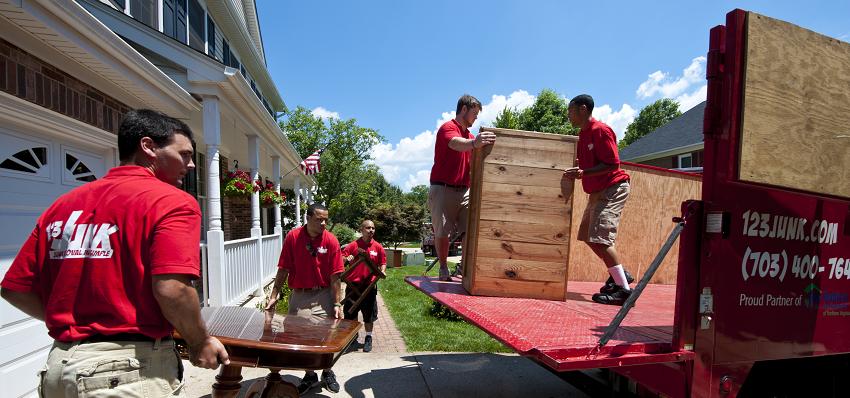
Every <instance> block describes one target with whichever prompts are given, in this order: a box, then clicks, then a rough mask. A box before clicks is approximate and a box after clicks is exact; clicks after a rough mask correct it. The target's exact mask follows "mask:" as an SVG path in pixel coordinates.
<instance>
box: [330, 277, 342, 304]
mask: <svg viewBox="0 0 850 398" xmlns="http://www.w3.org/2000/svg"><path fill="white" fill-rule="evenodd" d="M339 275H340V274H333V275H332V276H331V290H332V291H333V295H334V303H339V302H341V301H342V297H340V295H339V293H340V291H341V290H342V283H341V282H340V279H339Z"/></svg>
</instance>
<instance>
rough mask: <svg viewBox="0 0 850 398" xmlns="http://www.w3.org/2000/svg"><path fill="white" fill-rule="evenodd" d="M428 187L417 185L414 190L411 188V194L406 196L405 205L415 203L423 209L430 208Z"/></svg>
mask: <svg viewBox="0 0 850 398" xmlns="http://www.w3.org/2000/svg"><path fill="white" fill-rule="evenodd" d="M428 190H429V188H428V186H427V185H417V186H415V187H413V188H410V192H408V193H406V194H404V201H405V203H413V204H418V205H420V206H422V207H427V206H428Z"/></svg>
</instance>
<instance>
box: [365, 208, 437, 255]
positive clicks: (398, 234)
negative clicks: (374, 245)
mask: <svg viewBox="0 0 850 398" xmlns="http://www.w3.org/2000/svg"><path fill="white" fill-rule="evenodd" d="M366 216H367V217H368V218H369V219H370V220H372V222H374V223H375V239H377V240H378V241H380V242H383V243H384V244H385V245H386V246H387V247H393V248H397V247H398V245H399V243H402V242H410V241H415V240H418V239H419V238H420V233H421V231H422V220H423V219H424V218H425V208H424V207H423V206H420V205H417V204H401V205H399V204H391V203H378V204H376V205H375V206H374V207H372V208H371V209H369V211H368V212H367V215H366Z"/></svg>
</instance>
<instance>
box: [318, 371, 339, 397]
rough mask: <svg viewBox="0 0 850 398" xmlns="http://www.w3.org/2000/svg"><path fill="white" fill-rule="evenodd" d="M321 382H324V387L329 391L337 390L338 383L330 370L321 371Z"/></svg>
mask: <svg viewBox="0 0 850 398" xmlns="http://www.w3.org/2000/svg"><path fill="white" fill-rule="evenodd" d="M322 384H324V385H325V389H326V390H328V391H330V392H334V393H336V392H339V383H337V381H336V375H335V374H334V372H333V371H332V370H325V371H323V372H322Z"/></svg>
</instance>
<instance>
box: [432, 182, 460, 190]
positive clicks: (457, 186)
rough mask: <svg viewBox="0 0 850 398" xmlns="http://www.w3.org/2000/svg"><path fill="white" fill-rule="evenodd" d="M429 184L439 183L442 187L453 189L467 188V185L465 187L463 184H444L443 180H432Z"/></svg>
mask: <svg viewBox="0 0 850 398" xmlns="http://www.w3.org/2000/svg"><path fill="white" fill-rule="evenodd" d="M431 185H440V186H443V187H448V188H454V189H469V187H467V186H465V185H452V184H446V183H444V182H434V181H432V182H431Z"/></svg>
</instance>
